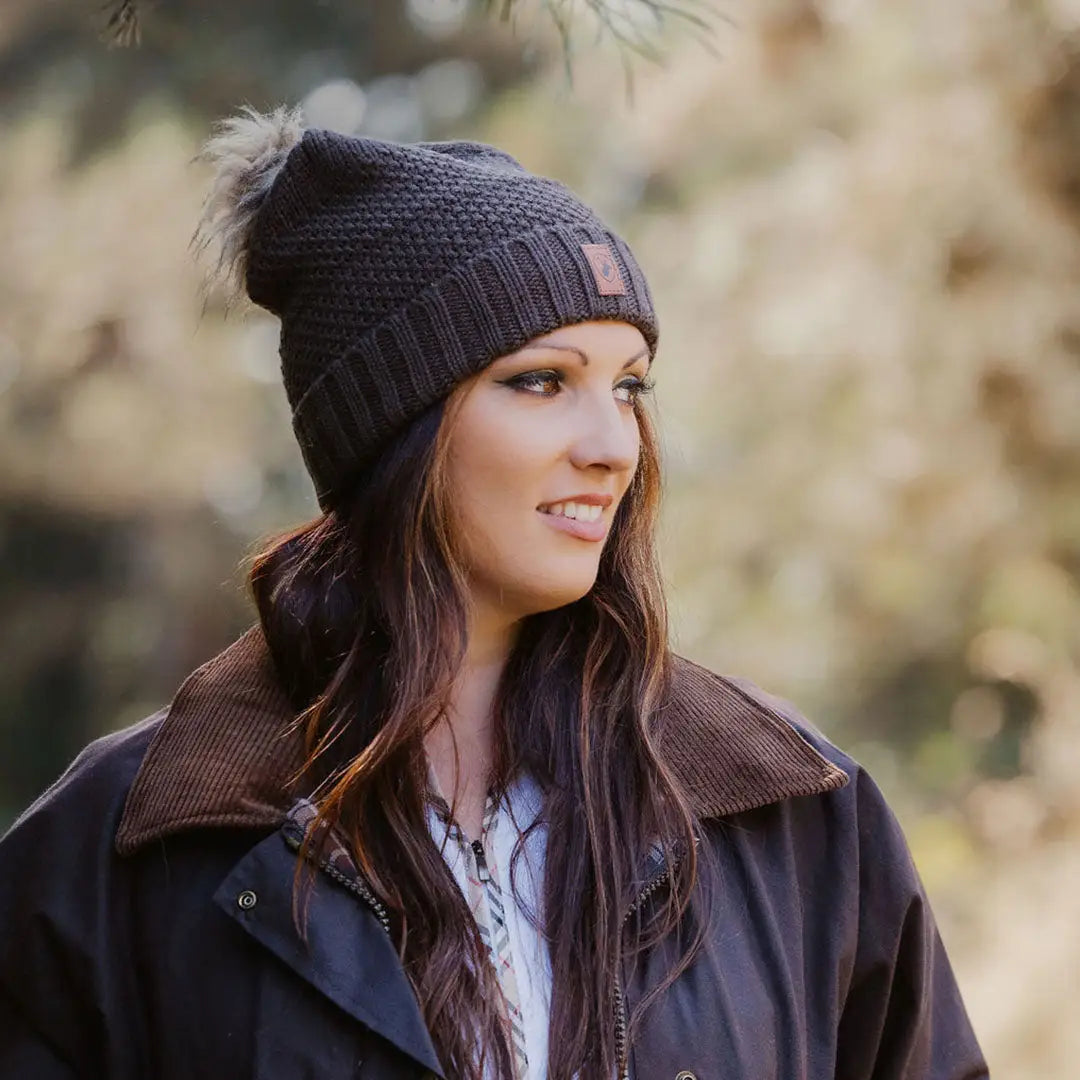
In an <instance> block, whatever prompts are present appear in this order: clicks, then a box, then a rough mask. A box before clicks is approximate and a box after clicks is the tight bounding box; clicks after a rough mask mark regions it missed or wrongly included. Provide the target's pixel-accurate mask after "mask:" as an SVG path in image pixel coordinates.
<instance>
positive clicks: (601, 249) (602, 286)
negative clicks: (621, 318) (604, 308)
mask: <svg viewBox="0 0 1080 1080" xmlns="http://www.w3.org/2000/svg"><path fill="white" fill-rule="evenodd" d="M581 250H582V251H583V252H585V258H586V259H588V260H589V266H590V267H592V272H593V277H594V278H595V279H596V289H597V291H598V292H599V293H600V295H601V296H619V295H625V293H626V286H625V285H624V284H623V279H622V275H621V274H620V273H619V267H618V266H617V265H616V263H615V256H614V255H612V253H611V248H609V247H608V246H607V244H582V245H581Z"/></svg>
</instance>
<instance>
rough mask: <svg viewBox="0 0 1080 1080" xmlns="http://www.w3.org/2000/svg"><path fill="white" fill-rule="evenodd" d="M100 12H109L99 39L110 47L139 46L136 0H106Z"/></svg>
mask: <svg viewBox="0 0 1080 1080" xmlns="http://www.w3.org/2000/svg"><path fill="white" fill-rule="evenodd" d="M101 10H102V11H107V12H109V18H108V21H107V22H106V24H105V29H104V30H103V31H102V32H101V37H102V38H103V39H104V40H105V41H106V42H108V44H109V46H110V47H112V46H114V45H121V46H125V47H126V46H129V45H138V44H139V41H140V40H141V36H142V35H141V28H140V25H139V5H138V0H108V3H106V4H105V6H104V7H103V8H102V9H101Z"/></svg>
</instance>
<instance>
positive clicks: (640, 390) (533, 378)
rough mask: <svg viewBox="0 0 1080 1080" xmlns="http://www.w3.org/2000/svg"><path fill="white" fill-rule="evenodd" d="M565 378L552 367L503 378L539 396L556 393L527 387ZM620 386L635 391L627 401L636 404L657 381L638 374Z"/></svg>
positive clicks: (629, 403) (559, 381)
mask: <svg viewBox="0 0 1080 1080" xmlns="http://www.w3.org/2000/svg"><path fill="white" fill-rule="evenodd" d="M563 379H564V376H563V373H562V372H561V371H553V370H550V369H547V370H543V371H526V372H523V373H522V374H521V375H515V376H514V377H513V378H510V379H505V380H503V381H504V382H505V384H506V385H507V386H512V387H513V388H514V389H515V390H518V389H520V390H522V391H523V392H524V393H527V394H537V396H538V397H554V394H543V393H537V391H535V390H528V389H526V387H529V386H537V385H540V384H543V383H549V382H554V383H560V384H561V383H562V381H563ZM618 385H619V386H620V387H628V388H629V389H630V390H632V391H633V395H634V396H633V397H632V398H630V400H629V401H627V404H628V405H636V404H637V402H638V401H639V400H640V399H641V397H642V396H643V395H645V394H648V393H650V392H651V391H652V390H653V389H654V387H655V386H656V383H655V382H654V381H653V380H652V379H649V378H645V379H639V378H638V377H637V376H636V375H634V376H632V377H631V378H629V379H625V380H623V382H621V383H619V384H618Z"/></svg>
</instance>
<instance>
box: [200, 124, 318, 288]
mask: <svg viewBox="0 0 1080 1080" xmlns="http://www.w3.org/2000/svg"><path fill="white" fill-rule="evenodd" d="M303 133H304V122H303V117H302V115H301V111H300V108H299V107H295V108H292V109H289V108H286V107H285V106H284V105H281V106H278V108H276V109H275V110H274V111H273V112H270V113H260V112H257V111H256V110H255V109H253V108H251V107H250V106H247V105H245V106H244V107H243V108H242V109H241V112H240V113H239V114H238V115H236V116H231V117H229V118H227V119H225V120H221V121H219V122H218V124H217V125H216V127H215V132H214V134H213V136H211V138H209V139H208V140H207V141H206V143H205V144H204V145H203V148H202V150H201V151H200V153H199V155H198V158H197V159H196V160H201V161H208V162H210V163H211V164H212V165H213V166H214V179H213V182H212V184H211V186H210V191H209V193H208V194H207V196H206V201H205V202H204V204H203V212H202V216H201V217H200V219H199V224H198V226H197V228H196V229H195V235H194V236H193V237H192V245H193V246H194V247H195V250H196V252H197V253H201V252H202V251H204V250H205V249H206V248H207V247H208V246H209V245H211V244H213V243H215V242H216V243H217V245H218V247H219V250H220V253H219V255H218V260H217V263H216V265H215V266H214V267H213V268H212V269H211V271H210V274H209V281H208V282H207V285H208V287H209V286H212V285H215V284H217V285H222V286H224V288H225V292H226V303H227V305H228V306H231V305H232V303H233V302H234V301H235V300H237V299H240V298H242V297H244V296H245V295H246V292H247V290H246V285H245V281H246V277H247V256H248V248H249V245H250V243H251V235H252V230H253V228H254V225H255V219H256V217H257V216H258V213H259V208H260V207H261V206H262V204H263V201H264V200H265V199H266V195H267V192H269V190H270V188H271V186H272V185H273V183H274V180H275V179H276V177H277V175H278V173H279V172H280V171H281V167H282V165H284V163H285V159H286V157H288V155H289V151H290V150H291V149H292V148H293V147H294V146H295V145H296V144H297V143H298V142H299V141H300V139H301V137H302V136H303Z"/></svg>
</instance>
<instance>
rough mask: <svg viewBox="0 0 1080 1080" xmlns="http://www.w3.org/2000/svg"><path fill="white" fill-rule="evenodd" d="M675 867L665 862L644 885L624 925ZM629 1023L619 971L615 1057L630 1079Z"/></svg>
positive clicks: (622, 1074)
mask: <svg viewBox="0 0 1080 1080" xmlns="http://www.w3.org/2000/svg"><path fill="white" fill-rule="evenodd" d="M673 869H674V867H672V866H669V865H668V864H667V863H665V864H664V867H663V869H662V870H661V871H660V872H659V873H658V874H654V875H653V876H652V877H651V878H650V879H649V880H648V881H647V882H646V883H645V885H644V886H643V887H642V889H641V891H640V892H639V893H638V894H637V896H636V897H635V898H634V902H633V903H632V904H631V905H630V907H629V908H628V909H627V912H626V914H625V915H624V916H623V925H624V926H625V925H626V923H627V922H629V920H630V917H631V916H632V915H633V914H634V912H635V911H638V910H639V909H640V908H641V905H642V904H644V903H645V901H646V900H648V899H649V897H650V896H652V894H653V893H654V892H656V890H657V889H659V888H660V887H661V886H662V885H663V884H665V883H666V882H667V881H669V880H670V878H671V872H672V870H673ZM628 1024H629V1018H628V1017H627V1015H626V997H625V995H624V994H623V988H622V979H621V977H620V973H619V972H618V971H616V972H615V1059H616V1062H617V1068H618V1069H619V1080H629V1077H630V1058H629V1056H628V1055H627V1047H626V1035H627V1025H628Z"/></svg>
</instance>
